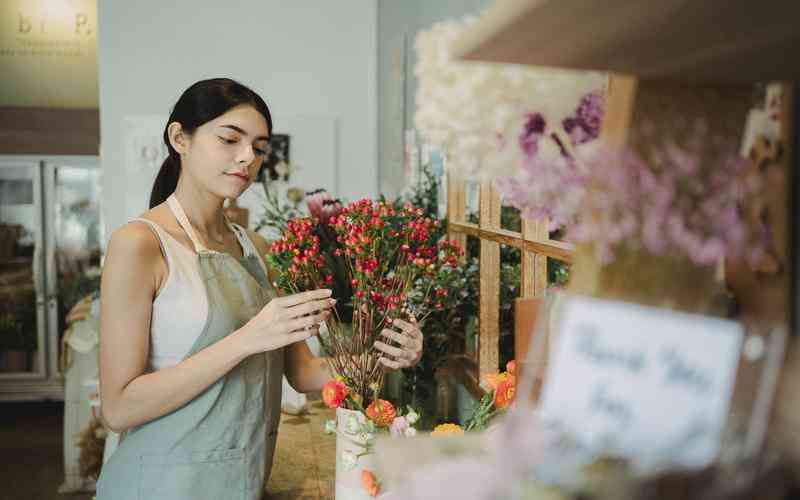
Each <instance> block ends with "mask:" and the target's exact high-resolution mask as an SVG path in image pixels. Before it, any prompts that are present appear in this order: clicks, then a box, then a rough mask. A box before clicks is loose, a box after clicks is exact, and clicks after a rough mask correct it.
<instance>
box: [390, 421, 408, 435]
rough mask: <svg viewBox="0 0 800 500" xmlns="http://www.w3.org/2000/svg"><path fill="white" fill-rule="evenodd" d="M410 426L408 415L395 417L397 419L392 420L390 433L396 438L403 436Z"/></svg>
mask: <svg viewBox="0 0 800 500" xmlns="http://www.w3.org/2000/svg"><path fill="white" fill-rule="evenodd" d="M408 428H409V425H408V420H406V417H395V419H394V420H392V424H391V425H390V426H389V433H390V434H391V435H392V437H395V438H397V437H403V436H405V432H406V429H408Z"/></svg>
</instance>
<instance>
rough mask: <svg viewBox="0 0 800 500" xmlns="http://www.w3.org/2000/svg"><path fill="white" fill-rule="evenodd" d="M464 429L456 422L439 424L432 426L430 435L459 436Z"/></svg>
mask: <svg viewBox="0 0 800 500" xmlns="http://www.w3.org/2000/svg"><path fill="white" fill-rule="evenodd" d="M463 434H464V429H462V428H461V426H460V425H458V424H440V425H437V426H436V427H434V429H433V431H432V432H431V436H461V435H463Z"/></svg>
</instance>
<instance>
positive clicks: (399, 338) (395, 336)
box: [381, 328, 411, 346]
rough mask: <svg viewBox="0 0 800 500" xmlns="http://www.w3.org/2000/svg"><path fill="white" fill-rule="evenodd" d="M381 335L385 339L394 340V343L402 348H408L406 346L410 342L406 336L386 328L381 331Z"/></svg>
mask: <svg viewBox="0 0 800 500" xmlns="http://www.w3.org/2000/svg"><path fill="white" fill-rule="evenodd" d="M381 335H383V336H384V337H386V338H389V339H392V340H394V341H395V342H397V343H398V344H400V345H402V346H408V344H409V343H410V342H411V339H410V338H408V336H407V335H403V334H402V333H397V332H395V331H393V330H389V329H388V328H387V329H384V330H382V331H381Z"/></svg>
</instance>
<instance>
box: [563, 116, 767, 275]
mask: <svg viewBox="0 0 800 500" xmlns="http://www.w3.org/2000/svg"><path fill="white" fill-rule="evenodd" d="M703 130H704V129H703V125H702V124H697V130H696V131H695V133H694V134H693V137H692V139H691V140H689V141H688V142H687V143H686V144H684V145H678V144H677V143H675V142H672V141H669V140H665V141H662V142H660V143H659V144H658V145H656V146H653V147H652V149H651V151H650V153H649V155H648V157H646V158H645V157H643V156H641V155H640V154H639V153H637V152H636V151H633V150H632V149H625V150H615V149H612V148H608V147H603V146H601V147H597V148H593V149H592V150H587V151H583V152H581V154H580V155H579V159H578V163H579V164H581V165H582V166H583V169H585V171H586V173H587V175H586V185H585V187H584V194H583V198H584V199H583V201H582V206H581V213H582V216H581V217H579V218H578V220H577V221H576V223H575V225H574V226H572V227H571V228H570V229H569V231H568V234H569V236H570V238H571V239H572V240H573V241H576V242H592V243H593V244H594V245H595V249H596V251H597V252H598V255H599V257H600V258H601V259H602V261H603V262H610V261H612V260H613V259H614V254H615V251H617V250H619V249H620V248H621V247H624V246H627V247H630V246H633V247H634V248H633V249H637V248H641V249H644V250H646V251H647V252H648V253H650V254H652V255H673V256H683V257H686V258H688V259H689V260H690V261H691V262H693V263H694V264H696V265H701V266H702V265H711V264H714V263H716V262H718V261H720V260H721V259H722V258H723V257H726V256H737V257H741V256H744V257H746V258H748V259H750V260H752V261H757V260H758V259H759V258H760V256H761V252H762V251H763V248H764V247H765V244H766V241H767V238H768V235H767V234H766V230H765V229H763V228H760V227H748V224H747V223H746V221H745V220H744V218H743V217H742V214H741V211H740V207H741V205H742V203H743V201H744V198H745V196H746V194H747V192H748V189H750V187H749V186H747V185H746V184H745V183H744V182H742V181H741V177H740V175H741V173H742V171H743V169H744V168H745V167H746V159H744V158H742V157H741V156H739V154H738V148H737V147H736V146H735V145H734V144H733V143H732V142H728V143H726V142H724V141H721V140H714V139H712V138H710V137H708V134H706V133H705V132H704V131H703ZM709 157H711V158H717V159H718V160H717V161H716V162H709V161H705V162H704V161H703V160H702V159H703V158H709ZM589 185H591V186H592V187H593V189H591V190H589V189H587V188H588V186H589ZM745 250H746V251H747V252H748V253H747V255H741V254H742V252H744V251H745Z"/></svg>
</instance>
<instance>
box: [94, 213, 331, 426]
mask: <svg viewBox="0 0 800 500" xmlns="http://www.w3.org/2000/svg"><path fill="white" fill-rule="evenodd" d="M161 259H162V256H161V250H160V246H159V244H158V242H157V240H156V237H155V235H153V233H152V232H151V231H150V229H149V228H147V227H146V226H144V225H141V224H128V225H126V226H124V227H123V228H121V229H120V230H118V231H117V232H115V233H114V235H113V236H112V238H111V242H110V243H109V247H108V251H107V254H106V259H105V263H104V266H103V277H102V284H101V297H100V300H101V307H100V316H101V318H100V390H101V401H102V415H103V419H104V420H105V422H106V424H107V425H108V426H109V427H110V428H111V429H113V430H115V431H124V430H127V429H130V428H132V427H135V426H138V425H141V424H143V423H146V422H149V421H151V420H154V419H156V418H158V417H161V416H163V415H166V414H167V413H170V412H172V411H174V410H176V409H178V408H180V407H181V406H183V405H184V404H186V403H187V402H189V401H191V400H192V399H194V398H195V397H197V396H198V395H199V394H200V393H202V392H203V391H204V390H206V389H207V388H208V387H209V386H211V385H212V384H213V383H214V382H216V381H217V380H219V379H220V378H221V377H222V376H223V375H225V374H226V373H227V372H228V371H230V370H231V369H232V368H233V367H235V366H236V365H237V364H238V363H239V362H241V361H242V360H243V359H245V358H246V357H248V356H250V355H251V354H255V353H258V352H265V351H268V350H273V349H277V348H280V347H283V346H285V345H289V344H291V343H294V342H298V341H300V340H305V339H306V338H308V337H309V336H310V335H313V334H315V333H316V331H317V328H316V327H315V326H314V325H315V324H318V323H319V322H320V321H322V320H324V319H325V318H327V309H328V308H329V307H330V305H329V300H328V299H327V297H329V296H330V291H329V290H318V291H314V292H308V293H306V294H298V295H293V296H289V297H283V298H281V299H276V300H273V301H271V302H270V303H269V304H268V305H267V306H266V307H264V309H262V310H261V312H259V313H258V314H257V315H256V316H255V317H254V318H253V319H251V320H250V321H249V322H248V323H247V324H246V325H244V326H243V327H242V328H240V329H239V330H237V331H235V332H233V333H232V334H230V335H228V336H226V337H225V338H224V339H222V340H220V341H219V342H217V343H215V344H213V345H211V346H209V347H207V348H205V349H203V350H201V351H199V352H197V353H196V354H194V355H192V356H190V357H189V358H187V359H185V360H184V361H182V362H180V363H178V364H177V365H175V366H173V367H169V368H165V369H162V370H158V371H156V372H152V373H145V371H146V368H147V358H148V353H149V349H150V320H151V314H152V306H153V300H154V297H155V294H156V291H157V289H158V266H159V265H163V264H160V262H161V263H163V260H161ZM314 310H319V311H326V312H323V313H321V314H318V315H316V316H305V315H306V314H307V313H308V312H311V311H314ZM306 326H309V327H311V328H310V329H308V330H305V329H304V328H305V327H306Z"/></svg>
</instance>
